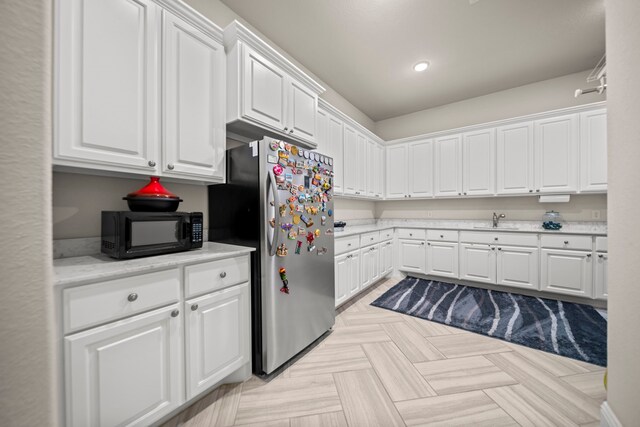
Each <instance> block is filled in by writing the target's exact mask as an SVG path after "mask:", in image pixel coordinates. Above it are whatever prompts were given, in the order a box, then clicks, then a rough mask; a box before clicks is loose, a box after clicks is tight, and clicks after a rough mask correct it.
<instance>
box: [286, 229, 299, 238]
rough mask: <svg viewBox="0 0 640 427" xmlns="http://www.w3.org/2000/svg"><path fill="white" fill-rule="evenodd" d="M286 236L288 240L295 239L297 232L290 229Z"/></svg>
mask: <svg viewBox="0 0 640 427" xmlns="http://www.w3.org/2000/svg"><path fill="white" fill-rule="evenodd" d="M287 238H288V239H289V240H296V239H297V238H298V233H297V232H296V231H295V230H290V231H289V235H288V236H287Z"/></svg>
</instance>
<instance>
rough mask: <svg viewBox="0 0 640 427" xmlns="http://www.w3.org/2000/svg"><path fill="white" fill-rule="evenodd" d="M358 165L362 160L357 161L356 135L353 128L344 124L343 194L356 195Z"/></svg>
mask: <svg viewBox="0 0 640 427" xmlns="http://www.w3.org/2000/svg"><path fill="white" fill-rule="evenodd" d="M358 163H363V159H358V142H357V133H356V130H355V129H354V128H352V127H351V126H349V125H347V124H346V123H345V124H344V159H343V171H344V172H343V176H344V181H343V185H344V194H356V191H357V190H356V188H357V187H358V182H357V180H358V176H357V174H358V167H361V166H358V165H357V164H358Z"/></svg>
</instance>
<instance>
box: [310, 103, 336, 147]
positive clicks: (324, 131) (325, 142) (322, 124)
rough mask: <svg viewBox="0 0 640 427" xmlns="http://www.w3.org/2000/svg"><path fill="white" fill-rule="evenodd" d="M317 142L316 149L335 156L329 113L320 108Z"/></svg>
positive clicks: (317, 118) (317, 117)
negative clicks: (331, 140) (330, 132)
mask: <svg viewBox="0 0 640 427" xmlns="http://www.w3.org/2000/svg"><path fill="white" fill-rule="evenodd" d="M316 121H317V123H316V144H318V145H317V146H316V148H315V150H314V151H317V152H318V153H320V154H326V155H327V156H330V157H333V147H332V144H331V142H330V141H329V114H328V113H327V112H326V111H324V110H318V114H317V115H316Z"/></svg>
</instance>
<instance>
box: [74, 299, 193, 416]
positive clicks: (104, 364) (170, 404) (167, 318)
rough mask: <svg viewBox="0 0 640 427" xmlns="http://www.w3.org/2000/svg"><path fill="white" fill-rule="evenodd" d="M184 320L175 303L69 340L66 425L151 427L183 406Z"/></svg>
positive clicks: (80, 334) (75, 335) (86, 332)
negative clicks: (132, 425)
mask: <svg viewBox="0 0 640 427" xmlns="http://www.w3.org/2000/svg"><path fill="white" fill-rule="evenodd" d="M182 316H184V314H183V313H182V312H181V311H180V308H179V305H178V304H173V305H170V306H168V307H164V308H161V309H158V310H154V311H151V312H148V313H144V314H140V315H137V316H133V317H130V318H128V319H124V320H120V321H117V322H113V323H110V324H107V325H104V326H100V327H97V328H93V329H89V330H87V331H84V332H79V333H76V334H73V335H69V336H67V337H66V338H65V339H64V343H65V370H66V378H65V386H66V387H65V388H66V408H67V424H68V425H69V426H78V427H85V426H115V425H131V424H136V425H149V424H151V423H152V422H153V421H155V420H158V419H159V418H161V417H162V416H164V415H165V414H168V413H169V412H171V411H172V410H173V409H175V408H177V407H178V406H179V405H180V404H182V402H183V399H184V366H183V360H182V358H183V341H182V320H181V318H182Z"/></svg>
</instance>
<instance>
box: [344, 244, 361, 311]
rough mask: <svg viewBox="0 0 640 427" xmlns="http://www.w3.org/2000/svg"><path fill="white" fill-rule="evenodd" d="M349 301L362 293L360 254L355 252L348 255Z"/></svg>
mask: <svg viewBox="0 0 640 427" xmlns="http://www.w3.org/2000/svg"><path fill="white" fill-rule="evenodd" d="M347 259H348V261H347V263H348V267H347V268H348V270H349V271H348V272H347V299H349V298H351V297H352V296H354V295H355V294H357V293H358V291H360V252H359V251H353V252H351V253H350V254H348V255H347Z"/></svg>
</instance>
